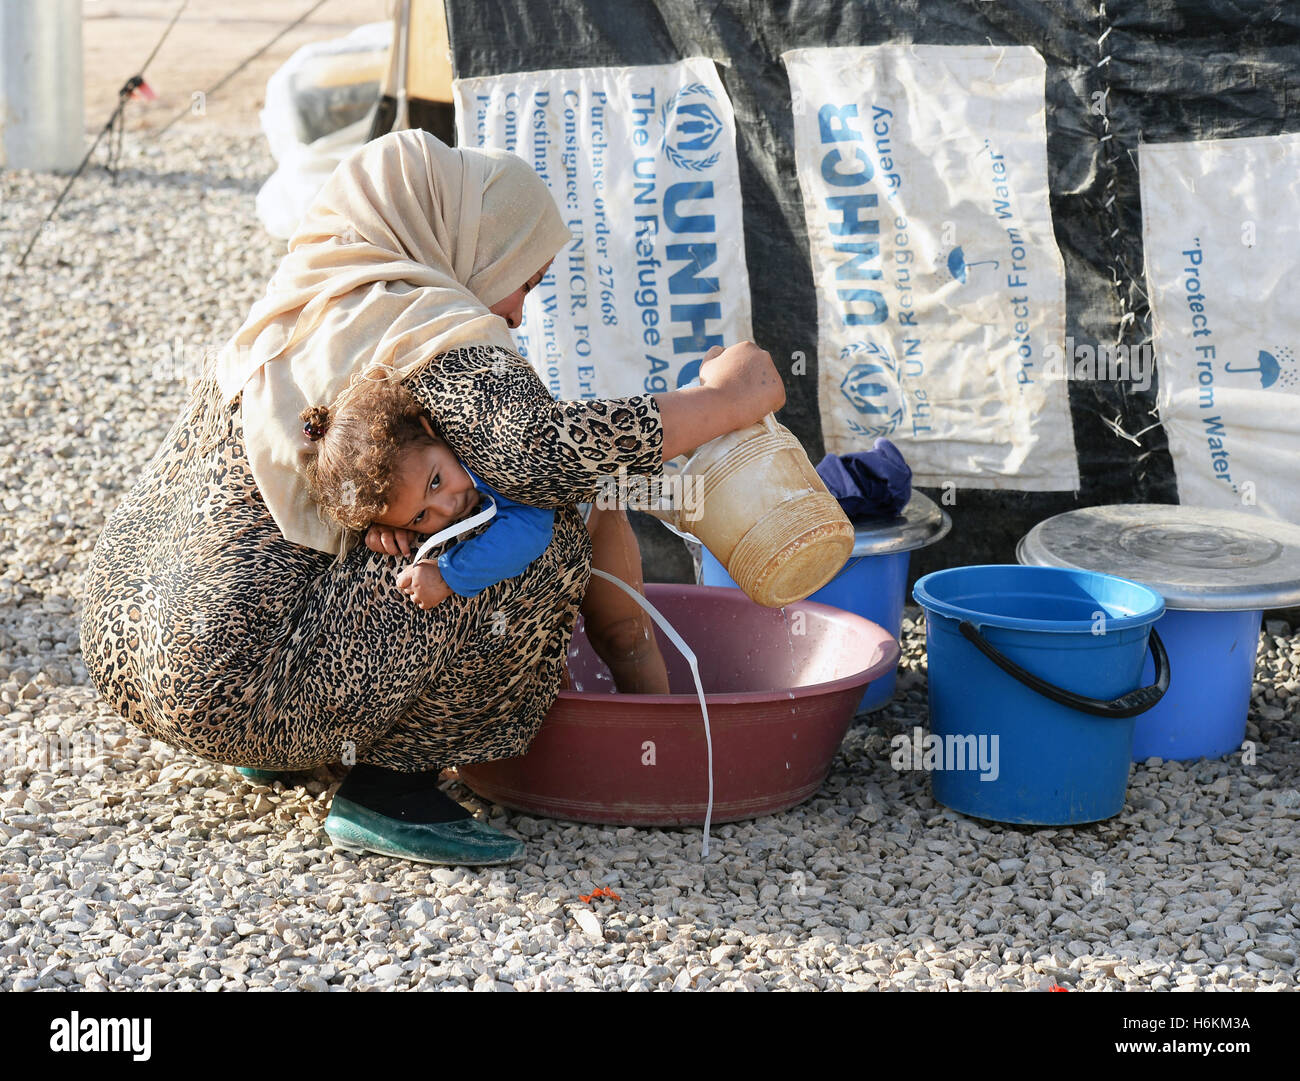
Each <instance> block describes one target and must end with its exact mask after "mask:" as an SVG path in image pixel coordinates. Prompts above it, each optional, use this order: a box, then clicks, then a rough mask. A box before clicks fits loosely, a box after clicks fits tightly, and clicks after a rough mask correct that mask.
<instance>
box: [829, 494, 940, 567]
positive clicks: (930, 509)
mask: <svg viewBox="0 0 1300 1081" xmlns="http://www.w3.org/2000/svg"><path fill="white" fill-rule="evenodd" d="M852 521H853V530H854V533H855V534H856V537H855V539H854V542H853V557H854V558H856V557H857V556H884V555H891V554H892V553H894V552H911V551H913V550H915V549H917V548H924V547H926V546H927V545H930V544H935V543H936V542H938V541H940V540H942V539H943V538H944V537H946V536H947V535H948V530H950V529H951V528H952V519H951V518H949V517H948V513H947V512H946V511H944V510H943V509H942V508H940V507H939V505H938V504H936V503H935V501H934V500H933V499H931V498H930V497H929V496H927V495H922V494H921V493H920V492H913V493H912V498H911V499H909V500H908V502H907V506H906V507H904V508H903V513H902V514H900V515H899V516H898V517H897V518H854V519H852Z"/></svg>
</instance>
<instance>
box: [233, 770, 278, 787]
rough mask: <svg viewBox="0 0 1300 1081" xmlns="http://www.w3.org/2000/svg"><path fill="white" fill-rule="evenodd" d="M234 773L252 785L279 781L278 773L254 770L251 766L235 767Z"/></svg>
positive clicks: (275, 771) (276, 771)
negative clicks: (246, 779)
mask: <svg viewBox="0 0 1300 1081" xmlns="http://www.w3.org/2000/svg"><path fill="white" fill-rule="evenodd" d="M235 772H236V773H238V774H239V775H240V776H242V777H247V778H248V779H249V780H250V781H252V782H253V783H254V784H270V783H271V782H272V781H278V780H279V779H280V771H279V770H275V769H254V768H253V767H252V766H236V767H235Z"/></svg>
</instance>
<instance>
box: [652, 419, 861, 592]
mask: <svg viewBox="0 0 1300 1081" xmlns="http://www.w3.org/2000/svg"><path fill="white" fill-rule="evenodd" d="M646 509H647V511H648V513H650V514H653V515H654V516H655V517H656V518H659V519H661V520H662V521H664V522H666V523H668V524H669V525H671V526H672V527H673V528H675V529H677V530H679V531H681V532H683V533H690V534H693V535H694V536H696V537H698V538H699V539H700V540H701V541H702V542H703V543H704V545H705V547H706V548H708V550H709V551H710V552H712V553H713V555H714V557H715V558H716V559H717V560H718V562H719V563H721V564H722V565H723V566H724V567H726V568H727V573H728V574H729V575H730V576H731V577H732V579H733V580H734V581H735V583H736V584H737V585H738V586H740V588H741V589H743V590H744V591H745V592H746V593H747V594H748V595H749V596H750V598H751V599H753V600H755V601H757V602H758V603H759V604H762V605H766V606H767V607H769V608H780V607H782V606H784V605H786V604H791V603H793V602H795V601H801V600H803V599H805V598H806V597H808V596H809V595H810V594H812V593H815V592H816V591H817V590H819V589H820V588H821V587H822V586H824V585H825V584H826V583H827V582H829V581H830V580H831V579H832V578H834V577H835V575H836V574H837V573H838V572H839V570H840V568H841V567H843V566H844V564H845V562H846V561H847V560H848V558H849V555H850V554H851V553H852V551H853V541H854V532H853V526H852V524H851V523H850V522H849V520H848V518H847V516H846V515H845V514H844V511H843V510H842V509H841V508H840V505H839V502H838V501H837V500H836V499H835V497H834V496H833V495H831V494H830V492H829V491H827V490H826V485H825V484H823V483H822V479H821V477H819V476H818V475H817V470H816V469H814V468H813V465H812V463H811V462H810V461H809V460H808V455H807V454H805V453H804V449H803V446H802V445H801V444H800V443H799V440H797V439H796V438H795V437H794V436H793V435H792V434H791V433H790V431H789V429H787V428H786V427H785V425H783V424H781V423H780V422H779V421H777V419H776V418H775V417H774V416H772V415H771V414H770V413H769V414H768V415H767V416H766V417H764V418H763V419H762V421H760V422H759V423H758V424H752V425H750V426H749V427H748V428H741V429H739V430H738V431H734V432H728V433H727V434H726V435H722V436H719V437H718V438H717V439H714V440H711V441H710V442H708V443H705V444H704V445H703V446H702V447H699V448H698V449H697V450H696V451H695V453H694V454H692V455H691V456H690V458H689V459H688V460H687V461H685V462H684V463H683V462H682V460H681V459H680V458H678V459H674V460H673V461H672V462H668V463H665V465H664V485H663V497H662V499H660V500H659V501H658V506H653V505H652V506H650V507H647V508H646Z"/></svg>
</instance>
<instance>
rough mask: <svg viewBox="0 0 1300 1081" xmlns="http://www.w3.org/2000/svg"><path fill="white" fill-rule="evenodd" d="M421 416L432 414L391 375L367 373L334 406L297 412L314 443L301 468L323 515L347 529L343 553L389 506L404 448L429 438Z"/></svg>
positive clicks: (342, 547) (318, 406) (426, 441)
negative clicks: (371, 374) (387, 376)
mask: <svg viewBox="0 0 1300 1081" xmlns="http://www.w3.org/2000/svg"><path fill="white" fill-rule="evenodd" d="M422 417H429V415H428V413H427V412H426V411H425V410H424V408H423V407H422V406H421V405H420V404H419V402H417V401H416V400H415V399H414V398H413V397H412V396H411V393H410V391H408V390H407V389H406V388H405V387H404V386H402V384H401V383H399V382H397V381H396V380H394V379H391V378H363V379H361V380H360V381H358V382H356V383H355V384H354V385H353V386H351V387H349V388H348V390H347V391H345V392H344V393H343V394H341V395H340V396H339V398H338V399H336V400H335V403H334V408H332V409H331V408H329V407H327V406H323V405H313V406H311V407H309V408H307V409H304V410H303V411H302V412H301V413H300V414H299V419H300V420H301V421H303V432H304V433H305V434H306V435H307V437H308V438H309V439H311V441H312V448H313V449H314V453H312V452H310V451H309V452H307V453H308V454H309V457H308V460H307V461H306V463H305V465H304V467H303V473H304V475H305V477H306V480H307V487H308V489H309V490H310V492H311V497H312V499H313V501H314V502H315V503H316V504H317V506H318V507H319V508H320V512H321V513H322V515H325V516H328V517H329V518H330V519H332V520H333V521H334V522H335V523H337V524H338V525H339V526H341V527H342V528H343V530H344V537H343V543H342V545H341V550H340V552H339V556H340V559H341V558H342V556H343V555H344V554H345V553H346V551H347V549H348V547H349V541H352V540H355V539H356V536H357V535H358V534H359V533H360V532H361V531H364V530H365V529H366V528H367V527H368V526H369V525H370V523H371V522H373V521H374V520H375V519H376V518H377V517H378V516H379V515H381V514H383V513H384V511H385V510H386V509H387V507H388V498H389V493H390V490H391V488H392V484H393V477H394V474H395V472H396V469H397V465H398V462H399V461H400V459H401V457H402V455H403V454H404V453H405V451H406V450H407V449H408V448H409V447H411V446H413V445H415V444H418V443H428V442H430V439H429V434H428V432H426V431H425V430H424V427H423V425H421V423H420V419H421V418H422ZM429 419H430V421H431V424H430V426H431V427H433V428H434V430H435V432H436V431H437V428H436V425H435V424H434V423H433V422H432V418H429Z"/></svg>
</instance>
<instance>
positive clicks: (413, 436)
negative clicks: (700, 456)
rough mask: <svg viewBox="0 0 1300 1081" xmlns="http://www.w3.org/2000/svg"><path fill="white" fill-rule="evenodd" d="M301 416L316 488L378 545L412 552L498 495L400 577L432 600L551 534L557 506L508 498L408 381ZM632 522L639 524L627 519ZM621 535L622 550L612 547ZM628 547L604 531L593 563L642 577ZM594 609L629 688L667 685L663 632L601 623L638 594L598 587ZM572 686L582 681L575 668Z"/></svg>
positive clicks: (473, 586) (426, 604)
mask: <svg viewBox="0 0 1300 1081" xmlns="http://www.w3.org/2000/svg"><path fill="white" fill-rule="evenodd" d="M300 419H301V420H302V421H303V422H304V423H303V431H304V433H305V434H306V435H307V437H308V438H309V439H311V440H312V443H313V446H314V450H315V453H314V454H313V455H312V456H311V457H310V459H309V460H308V462H307V464H306V466H305V468H304V473H305V476H306V479H307V483H308V487H309V488H310V490H311V494H312V498H313V499H314V500H315V501H316V502H317V504H318V505H319V506H320V507H321V509H322V510H323V511H324V513H325V514H327V515H328V516H329V517H330V518H332V519H333V520H334V521H336V522H337V523H338V524H339V525H341V526H343V527H344V529H346V530H352V531H362V530H364V531H365V541H366V546H367V547H368V548H370V549H371V550H373V551H376V552H384V553H387V554H389V555H397V554H399V553H400V554H402V555H404V556H407V557H408V558H409V557H410V555H411V553H412V551H413V549H415V548H418V546H419V545H418V543H416V542H418V541H420V540H421V539H422V537H421V535H422V534H432V533H437V532H439V531H440V530H442V529H445V528H446V527H447V526H449V525H452V524H454V523H456V522H459V521H462V520H464V519H466V518H468V517H469V516H471V515H473V514H474V513H476V512H477V511H478V510H480V509H481V498H480V492H482V493H484V494H487V495H489V496H491V497H492V499H493V500H494V501H495V503H496V507H497V512H496V515H495V516H494V517H493V518H491V519H490V520H489V522H488V524H487V528H486V529H484V530H483V531H482V532H480V533H478V534H477V535H475V536H472V537H468V538H466V539H464V540H460V541H458V542H457V543H455V544H454V545H453V546H452V547H450V548H449V549H447V550H446V551H444V552H443V553H442V555H440V556H438V557H437V559H436V560H433V559H424V560H420V561H418V562H417V563H415V564H412V565H410V566H407V567H405V568H403V569H402V571H401V572H400V574H399V575H398V577H397V586H398V588H399V589H401V590H402V592H403V593H405V594H406V595H407V597H409V598H410V599H411V601H412V603H414V604H417V605H419V607H420V608H422V609H425V610H427V609H430V608H434V607H436V606H437V605H439V604H441V603H442V602H443V601H444V600H446V599H447V598H448V597H449V596H451V594H452V593H456V594H457V595H458V596H462V597H473V596H475V595H477V594H478V593H479V592H481V591H482V590H484V589H486V588H487V587H488V586H489V585H492V584H493V583H495V582H500V581H504V580H505V579H508V578H513V577H515V576H516V575H519V574H521V573H523V571H524V570H525V569H526V568H527V567H528V566H529V564H531V563H532V562H533V560H535V559H536V558H537V557H538V556H539V555H541V554H542V552H544V551H545V550H546V548H547V546H548V545H549V544H550V543H551V534H552V527H553V524H554V519H555V514H554V511H551V510H548V509H545V508H541V507H532V506H528V505H525V504H522V503H517V502H515V501H514V500H511V499H508V498H506V497H505V496H503V495H502V494H501V493H499V492H497V491H496V490H495V489H493V488H492V487H491V486H489V485H488V484H487V483H486V482H484V481H483V480H482V478H480V477H477V476H475V475H474V474H473V473H472V472H470V471H469V470H468V469H467V468H466V467H465V466H464V465H463V464H462V463H461V462H460V461H459V460H458V459H457V457H456V455H455V454H454V453H453V452H452V450H451V448H450V447H449V446H448V445H447V443H446V442H445V441H444V440H442V439H441V438H440V437H439V436H438V435H437V434H436V433H435V432H434V430H433V428H432V426H431V425H430V422H429V416H428V414H427V413H425V411H424V409H423V408H422V407H421V406H420V404H419V403H418V402H417V401H416V400H415V399H414V398H413V397H412V396H411V394H410V392H409V391H407V390H406V388H405V387H403V386H402V385H401V384H400V383H398V382H396V381H392V380H387V379H362V380H361V381H360V384H359V385H358V386H357V387H356V388H355V389H353V390H350V391H349V392H348V394H347V395H346V398H345V400H344V401H343V403H342V404H341V405H340V404H339V403H336V407H335V408H334V409H330V408H327V407H325V406H312V407H311V408H309V409H306V410H304V411H303V412H302V414H301V417H300ZM623 531H624V532H626V533H628V534H630V533H631V530H630V529H629V528H627V526H626V522H624V523H623ZM631 544H632V546H633V547H634V546H635V537H634V536H633V537H632V538H631ZM615 545H616V546H617V550H616V551H611V552H608V553H607V552H603V551H602V547H605V546H609V547H614V546H615ZM627 547H628V538H627V537H625V536H622V535H621V534H620V532H619V531H618V530H617V529H611V528H601V529H596V530H595V532H594V534H593V537H592V562H593V564H594V565H601V564H610V563H613V564H614V565H615V566H616V567H618V568H619V569H620V571H621V570H622V569H623V568H624V567H626V568H627V570H630V571H631V572H632V574H631V575H627V574H625V573H620V577H625V578H626V577H636V578H637V579H638V580H639V556H636V557H635V563H636V564H637V565H636V566H635V567H631V566H628V563H629V559H628V552H627ZM610 588H611V589H613V588H614V587H612V586H611V587H610ZM605 609H608V611H606V610H605ZM616 609H618V610H621V611H616ZM582 610H583V614H584V616H585V618H586V621H587V626H588V637H589V639H590V641H591V644H592V647H593V649H595V651H596V653H597V655H598V656H600V658H601V659H602V660H603V661H605V663H606V664H607V665H608V666H609V668H610V671H611V673H612V675H613V676H614V681H615V685H616V686H617V688H618V689H619V690H620V691H624V692H632V693H636V692H641V693H667V690H668V686H667V675H666V671H665V669H664V663H663V658H662V656H661V655H660V654H659V650H658V646H657V644H656V643H655V640H654V637H653V636H652V635H651V636H648V638H647V639H646V640H644V641H639V642H636V643H628V642H625V641H619V640H618V638H619V636H618V635H613V636H610V635H604V634H602V633H600V632H599V628H602V627H607V626H612V625H617V624H619V623H620V622H623V623H626V622H627V621H626V619H625V618H622V619H621V618H620V616H621V614H622V612H624V611H626V601H623V602H620V601H619V600H618V599H616V598H615V597H614V596H613V595H612V594H611V593H610V592H609V591H605V590H589V591H588V597H587V599H586V600H584V602H583V609H582ZM593 630H596V631H597V633H592V631H593ZM643 633H644V632H643ZM629 646H630V647H631V648H629ZM565 685H566V686H568V685H571V684H570V681H569V680H568V677H567V672H566V680H565Z"/></svg>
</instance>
